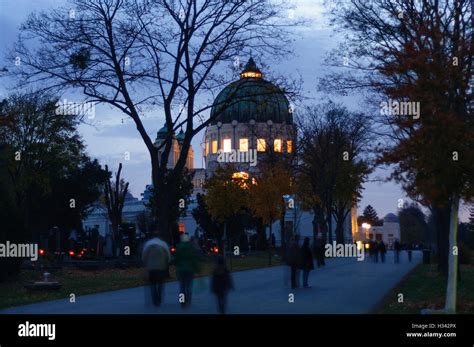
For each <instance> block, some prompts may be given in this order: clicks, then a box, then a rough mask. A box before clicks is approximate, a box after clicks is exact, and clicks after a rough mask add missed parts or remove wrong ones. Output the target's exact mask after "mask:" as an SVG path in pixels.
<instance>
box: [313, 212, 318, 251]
mask: <svg viewBox="0 0 474 347" xmlns="http://www.w3.org/2000/svg"><path fill="white" fill-rule="evenodd" d="M317 238H318V220H317V217H316V214H314V216H313V252H314V253H316V240H317Z"/></svg>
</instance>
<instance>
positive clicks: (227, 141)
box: [222, 139, 232, 152]
mask: <svg viewBox="0 0 474 347" xmlns="http://www.w3.org/2000/svg"><path fill="white" fill-rule="evenodd" d="M222 144H223V145H222V147H223V148H224V152H230V151H232V140H231V139H224V141H222Z"/></svg>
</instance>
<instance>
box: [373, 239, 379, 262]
mask: <svg viewBox="0 0 474 347" xmlns="http://www.w3.org/2000/svg"><path fill="white" fill-rule="evenodd" d="M373 245H374V260H375V262H376V263H378V262H379V251H380V250H379V244H378V243H377V242H374V243H373Z"/></svg>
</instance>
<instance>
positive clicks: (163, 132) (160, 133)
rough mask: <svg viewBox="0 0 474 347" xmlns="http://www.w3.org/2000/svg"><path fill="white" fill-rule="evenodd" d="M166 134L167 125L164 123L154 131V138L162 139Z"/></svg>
mask: <svg viewBox="0 0 474 347" xmlns="http://www.w3.org/2000/svg"><path fill="white" fill-rule="evenodd" d="M167 136H168V127H167V126H166V123H165V125H163V127H162V128H161V129H160V130H158V132H157V133H156V140H157V141H158V140H164V139H166V137H167Z"/></svg>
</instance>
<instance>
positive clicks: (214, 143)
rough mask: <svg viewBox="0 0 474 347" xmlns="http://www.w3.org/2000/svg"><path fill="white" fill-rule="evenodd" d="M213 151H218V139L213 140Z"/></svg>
mask: <svg viewBox="0 0 474 347" xmlns="http://www.w3.org/2000/svg"><path fill="white" fill-rule="evenodd" d="M212 153H213V154H215V153H217V140H212Z"/></svg>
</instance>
